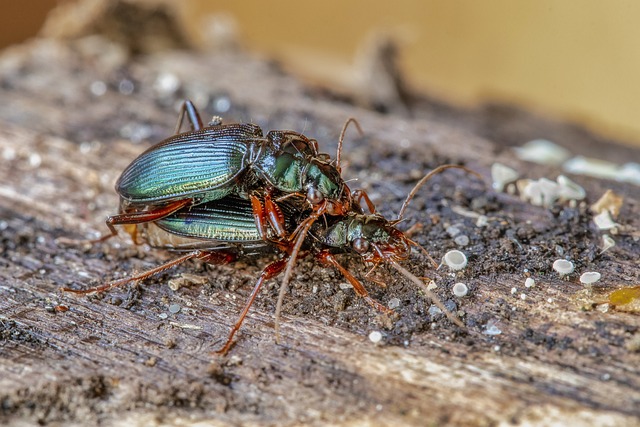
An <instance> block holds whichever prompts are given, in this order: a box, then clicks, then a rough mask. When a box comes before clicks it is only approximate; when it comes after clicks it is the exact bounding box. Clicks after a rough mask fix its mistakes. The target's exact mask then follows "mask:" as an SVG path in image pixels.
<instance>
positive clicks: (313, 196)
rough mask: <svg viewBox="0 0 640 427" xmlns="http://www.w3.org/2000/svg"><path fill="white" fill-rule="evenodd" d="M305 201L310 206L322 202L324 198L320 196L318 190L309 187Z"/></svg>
mask: <svg viewBox="0 0 640 427" xmlns="http://www.w3.org/2000/svg"><path fill="white" fill-rule="evenodd" d="M307 200H308V201H309V202H310V203H311V204H312V205H317V204H319V203H321V202H322V201H323V200H324V196H323V195H322V193H321V192H320V190H318V189H317V188H315V187H309V189H308V190H307Z"/></svg>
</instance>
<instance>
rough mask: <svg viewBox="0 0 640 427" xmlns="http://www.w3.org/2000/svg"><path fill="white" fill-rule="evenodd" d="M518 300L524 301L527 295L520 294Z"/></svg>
mask: <svg viewBox="0 0 640 427" xmlns="http://www.w3.org/2000/svg"><path fill="white" fill-rule="evenodd" d="M520 299H521V300H523V301H524V300H526V299H527V294H525V293H524V292H523V293H521V294H520Z"/></svg>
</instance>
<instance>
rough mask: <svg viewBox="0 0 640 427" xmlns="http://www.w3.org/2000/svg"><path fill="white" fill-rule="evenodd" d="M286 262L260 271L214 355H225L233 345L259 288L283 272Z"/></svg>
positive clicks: (268, 266)
mask: <svg viewBox="0 0 640 427" xmlns="http://www.w3.org/2000/svg"><path fill="white" fill-rule="evenodd" d="M287 261H288V259H287V258H285V259H281V260H278V261H274V262H272V263H271V264H269V265H267V266H266V267H265V268H264V270H262V273H260V277H259V278H258V282H257V283H256V284H255V286H254V287H253V290H252V291H251V295H249V298H248V299H247V302H246V303H245V304H244V308H243V309H242V312H241V313H240V317H238V320H236V323H235V325H233V328H232V329H231V332H230V333H229V337H228V338H227V342H226V343H225V344H224V345H223V346H222V348H220V349H219V350H216V351H215V352H216V353H218V354H222V355H225V354H227V352H228V351H229V349H230V348H231V346H232V345H233V337H234V335H235V334H236V332H238V330H239V329H240V327H241V326H242V322H244V318H245V317H246V316H247V313H248V312H249V309H250V308H251V306H252V305H253V302H254V301H255V299H256V296H258V292H260V288H262V284H263V283H264V281H265V280H269V279H271V278H272V277H275V276H277V275H278V274H280V273H281V272H282V270H284V268H285V267H286V266H287Z"/></svg>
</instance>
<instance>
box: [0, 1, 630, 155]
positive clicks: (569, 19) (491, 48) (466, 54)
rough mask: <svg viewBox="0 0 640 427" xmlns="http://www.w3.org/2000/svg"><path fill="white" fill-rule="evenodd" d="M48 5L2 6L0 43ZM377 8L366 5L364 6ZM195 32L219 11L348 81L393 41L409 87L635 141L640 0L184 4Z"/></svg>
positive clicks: (29, 29)
mask: <svg viewBox="0 0 640 427" xmlns="http://www.w3.org/2000/svg"><path fill="white" fill-rule="evenodd" d="M55 3H56V2H55V1H38V2H29V3H24V4H23V3H18V2H6V3H5V4H3V6H2V9H3V10H2V11H3V13H2V14H0V24H1V25H2V27H1V28H2V30H0V45H6V44H8V43H12V42H16V41H18V40H20V39H22V38H25V37H28V36H29V34H33V33H35V31H36V30H37V28H38V27H39V25H40V23H41V22H42V19H43V17H44V12H45V11H46V9H47V8H50V7H52V5H54V4H55ZM376 3H377V4H378V6H372V4H376ZM184 5H185V14H186V16H188V17H190V19H192V20H193V23H194V25H193V28H194V31H195V30H196V29H198V28H202V26H203V25H204V21H205V19H204V16H206V15H208V14H210V13H217V14H220V13H222V12H226V13H227V14H228V15H229V16H231V17H233V19H234V20H235V22H236V25H237V32H238V33H239V34H240V39H241V40H242V41H243V43H244V45H245V46H246V47H248V48H249V49H251V50H253V51H256V52H261V53H264V54H269V55H273V56H275V57H278V58H281V59H284V60H285V61H286V62H287V63H288V64H289V65H290V66H291V67H293V68H296V69H298V70H299V71H301V72H304V73H305V74H307V75H308V76H311V77H319V78H327V77H328V78H331V79H333V80H340V79H342V80H345V81H349V78H350V77H349V74H350V73H351V72H352V70H351V68H349V67H350V66H351V65H352V63H353V62H354V61H355V58H356V57H357V52H358V47H359V46H362V44H363V43H365V41H366V40H367V38H368V37H370V36H371V35H372V34H375V33H380V32H384V33H387V34H391V35H392V36H394V37H396V38H397V39H398V40H399V41H400V42H401V44H402V46H403V50H402V60H403V68H404V70H405V71H406V73H407V75H408V76H409V80H410V82H411V84H412V86H413V87H416V88H420V89H423V90H425V91H429V92H430V93H431V94H435V95H437V96H439V97H441V98H443V99H447V100H450V101H454V102H457V103H463V104H470V103H473V102H477V101H479V100H486V99H492V100H496V99H498V100H503V101H508V102H516V103H518V104H520V105H524V106H526V107H528V108H531V109H534V110H537V111H539V112H543V113H545V114H548V115H553V116H557V117H561V118H566V119H570V120H577V121H580V122H581V123H583V124H586V125H587V126H589V127H590V128H592V129H595V130H598V131H600V132H603V133H604V134H606V135H609V136H613V137H617V138H621V139H623V140H627V141H628V142H632V143H635V144H640V121H639V120H638V119H637V116H638V112H639V111H640V84H639V83H638V78H639V77H638V76H640V27H639V26H638V25H637V18H638V17H639V16H640V3H638V2H632V1H613V2H601V1H597V0H565V1H562V2H558V1H552V0H521V1H517V2H513V1H510V0H495V1H488V2H478V1H474V0H458V1H435V0H425V1H412V2H409V1H406V2H393V3H389V2H382V1H379V2H371V1H349V2H343V1H338V0H327V1H323V2H299V1H293V0H283V1H278V2H258V1H248V0H240V1H218V0H189V1H185V2H184Z"/></svg>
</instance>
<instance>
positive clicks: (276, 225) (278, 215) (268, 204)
mask: <svg viewBox="0 0 640 427" xmlns="http://www.w3.org/2000/svg"><path fill="white" fill-rule="evenodd" d="M264 209H265V211H266V214H267V220H268V221H269V224H270V225H271V227H272V228H273V230H274V231H275V232H276V234H277V235H278V237H280V238H281V239H282V238H284V237H285V236H286V234H287V232H286V230H285V229H284V215H283V214H282V211H281V210H280V207H279V206H278V205H276V204H275V203H274V202H273V200H271V196H270V195H269V194H267V195H266V196H265V198H264Z"/></svg>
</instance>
